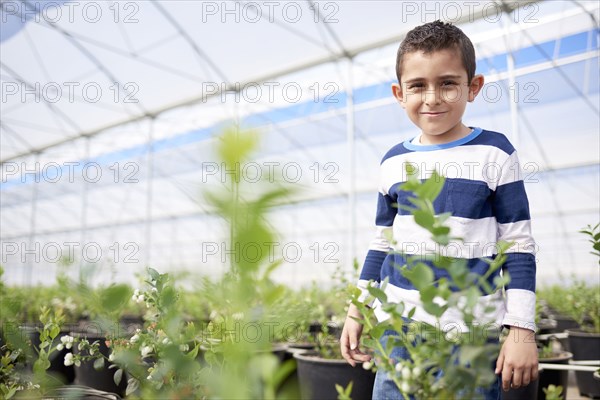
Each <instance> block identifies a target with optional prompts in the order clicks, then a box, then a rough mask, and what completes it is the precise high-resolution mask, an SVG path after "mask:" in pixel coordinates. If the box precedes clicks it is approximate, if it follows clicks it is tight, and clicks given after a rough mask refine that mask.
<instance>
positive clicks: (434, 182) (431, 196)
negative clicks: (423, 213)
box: [416, 171, 445, 202]
mask: <svg viewBox="0 0 600 400" xmlns="http://www.w3.org/2000/svg"><path fill="white" fill-rule="evenodd" d="M444 181H445V179H444V177H443V176H441V175H439V174H438V173H437V171H433V173H432V174H431V176H430V177H429V178H428V179H427V180H426V181H425V182H423V184H422V185H421V186H420V187H419V188H418V189H417V190H416V192H417V194H418V195H419V197H421V198H423V199H427V200H429V201H432V202H433V201H434V200H435V198H436V197H437V196H438V195H439V194H440V191H441V190H442V187H443V186H444Z"/></svg>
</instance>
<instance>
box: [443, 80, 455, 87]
mask: <svg viewBox="0 0 600 400" xmlns="http://www.w3.org/2000/svg"><path fill="white" fill-rule="evenodd" d="M453 85H456V82H454V81H443V82H442V86H453Z"/></svg>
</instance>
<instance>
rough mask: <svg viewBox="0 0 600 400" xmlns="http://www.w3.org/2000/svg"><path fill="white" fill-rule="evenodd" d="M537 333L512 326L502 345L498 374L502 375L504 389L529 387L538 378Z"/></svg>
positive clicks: (497, 366)
mask: <svg viewBox="0 0 600 400" xmlns="http://www.w3.org/2000/svg"><path fill="white" fill-rule="evenodd" d="M534 335H535V332H533V331H531V330H529V329H523V328H517V327H515V326H511V327H510V330H509V333H508V337H507V338H506V340H505V341H504V344H503V345H502V349H501V350H500V355H499V356H498V361H496V371H495V373H496V374H500V373H502V389H504V390H505V391H506V390H509V389H510V388H511V387H512V388H515V389H516V388H519V387H521V386H527V385H529V383H530V382H531V381H535V380H536V379H537V378H538V350H537V346H536V345H535V336H534Z"/></svg>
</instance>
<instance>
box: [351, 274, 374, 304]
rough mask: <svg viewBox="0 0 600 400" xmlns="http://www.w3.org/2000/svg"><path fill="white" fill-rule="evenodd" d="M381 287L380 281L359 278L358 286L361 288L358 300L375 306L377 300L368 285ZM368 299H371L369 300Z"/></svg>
mask: <svg viewBox="0 0 600 400" xmlns="http://www.w3.org/2000/svg"><path fill="white" fill-rule="evenodd" d="M369 286H372V287H379V282H375V281H367V280H365V279H359V281H358V283H357V284H356V287H357V288H359V289H360V295H359V296H358V301H359V302H361V303H363V304H364V305H366V306H367V307H373V303H374V302H375V297H374V296H372V295H371V293H369V290H368V289H367V287H369ZM367 300H369V301H368V302H367Z"/></svg>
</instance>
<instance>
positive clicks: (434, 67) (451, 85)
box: [392, 49, 483, 144]
mask: <svg viewBox="0 0 600 400" xmlns="http://www.w3.org/2000/svg"><path fill="white" fill-rule="evenodd" d="M401 80H402V82H401V86H400V85H397V84H394V85H392V91H393V93H394V96H395V97H396V98H397V99H398V101H399V102H400V105H401V106H402V107H403V108H404V109H405V110H406V113H407V115H408V117H409V118H410V120H411V121H412V122H413V123H414V124H415V125H417V126H418V127H419V128H421V144H441V143H448V142H452V141H454V140H457V139H460V138H462V137H464V136H466V135H468V134H469V132H470V129H469V128H468V127H466V126H465V125H464V124H463V123H462V116H463V114H464V112H465V108H466V105H467V102H468V101H473V100H474V99H475V96H477V93H479V90H480V89H481V87H482V86H483V76H481V75H476V76H475V77H473V80H472V82H471V84H470V85H469V83H468V81H467V71H466V69H465V67H464V66H463V64H462V61H461V57H460V53H459V50H453V49H444V50H439V51H434V52H431V53H424V52H422V51H417V52H413V53H408V54H406V55H405V57H404V61H403V62H402V75H401Z"/></svg>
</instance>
